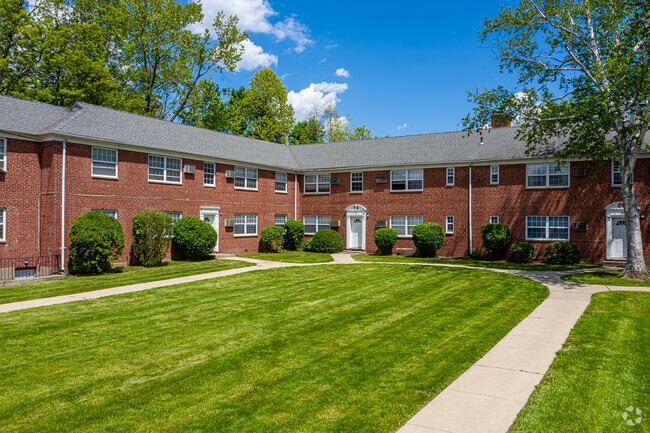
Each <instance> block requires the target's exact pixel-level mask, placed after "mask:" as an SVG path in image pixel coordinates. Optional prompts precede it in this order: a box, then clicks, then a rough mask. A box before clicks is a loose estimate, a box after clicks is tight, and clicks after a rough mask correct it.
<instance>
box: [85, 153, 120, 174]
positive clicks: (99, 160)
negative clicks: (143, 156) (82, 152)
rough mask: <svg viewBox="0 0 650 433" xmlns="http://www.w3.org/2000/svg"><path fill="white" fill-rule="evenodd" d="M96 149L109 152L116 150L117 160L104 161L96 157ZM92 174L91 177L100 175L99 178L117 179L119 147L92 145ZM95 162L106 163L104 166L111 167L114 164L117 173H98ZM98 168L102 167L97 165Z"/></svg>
mask: <svg viewBox="0 0 650 433" xmlns="http://www.w3.org/2000/svg"><path fill="white" fill-rule="evenodd" d="M95 150H101V151H108V152H114V153H115V162H112V161H102V160H101V159H95ZM90 161H91V162H90V165H91V167H90V175H91V177H98V178H103V179H117V176H118V171H117V170H118V162H119V160H118V152H117V149H111V148H109V147H99V146H92V148H91V149H90ZM95 163H99V164H106V165H105V166H104V167H102V168H111V166H113V167H114V168H115V174H114V175H106V174H96V173H95ZM97 168H100V167H99V166H97Z"/></svg>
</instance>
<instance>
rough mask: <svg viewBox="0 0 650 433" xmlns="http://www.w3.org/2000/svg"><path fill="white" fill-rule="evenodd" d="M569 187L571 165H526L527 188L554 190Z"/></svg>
mask: <svg viewBox="0 0 650 433" xmlns="http://www.w3.org/2000/svg"><path fill="white" fill-rule="evenodd" d="M565 186H569V163H566V164H564V165H559V164H556V163H550V164H526V187H527V188H553V187H565Z"/></svg>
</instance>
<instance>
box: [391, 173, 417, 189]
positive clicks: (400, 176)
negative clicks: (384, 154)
mask: <svg viewBox="0 0 650 433" xmlns="http://www.w3.org/2000/svg"><path fill="white" fill-rule="evenodd" d="M390 190H391V191H422V169H421V168H419V169H414V170H392V171H391V172H390Z"/></svg>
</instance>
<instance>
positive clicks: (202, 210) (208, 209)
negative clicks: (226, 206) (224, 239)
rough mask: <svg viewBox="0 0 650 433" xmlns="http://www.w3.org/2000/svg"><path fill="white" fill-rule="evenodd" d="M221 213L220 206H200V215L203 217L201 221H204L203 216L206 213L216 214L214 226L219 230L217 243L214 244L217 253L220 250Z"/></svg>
mask: <svg viewBox="0 0 650 433" xmlns="http://www.w3.org/2000/svg"><path fill="white" fill-rule="evenodd" d="M220 214H221V208H218V207H202V208H200V212H199V217H200V218H201V221H203V218H204V217H205V216H206V215H214V224H213V226H212V227H214V229H215V230H216V231H217V244H216V245H215V246H214V251H215V252H216V253H218V252H219V238H220V237H221V235H220V234H219V223H220V221H219V215H220Z"/></svg>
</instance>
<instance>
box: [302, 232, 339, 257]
mask: <svg viewBox="0 0 650 433" xmlns="http://www.w3.org/2000/svg"><path fill="white" fill-rule="evenodd" d="M341 250H343V238H342V237H341V235H340V234H338V233H337V232H335V231H334V230H332V229H321V230H318V231H317V232H316V234H315V235H314V237H313V238H311V247H310V248H309V251H313V252H315V253H338V252H339V251H341Z"/></svg>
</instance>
